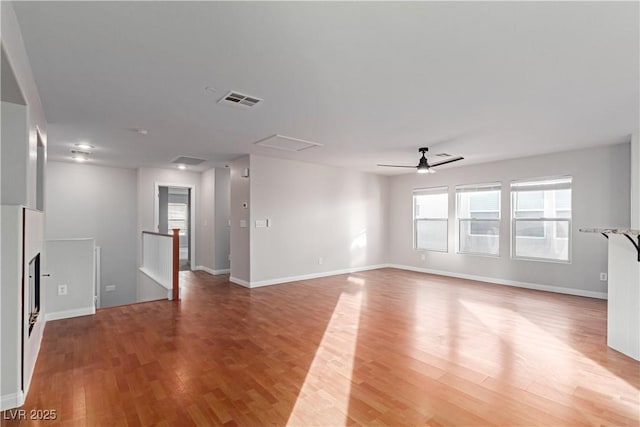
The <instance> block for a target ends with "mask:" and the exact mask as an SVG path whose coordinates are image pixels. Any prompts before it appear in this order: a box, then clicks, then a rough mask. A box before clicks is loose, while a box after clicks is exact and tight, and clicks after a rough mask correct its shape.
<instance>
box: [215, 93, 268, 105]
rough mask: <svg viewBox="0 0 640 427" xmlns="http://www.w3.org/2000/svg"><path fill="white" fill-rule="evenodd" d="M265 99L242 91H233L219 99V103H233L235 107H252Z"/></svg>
mask: <svg viewBox="0 0 640 427" xmlns="http://www.w3.org/2000/svg"><path fill="white" fill-rule="evenodd" d="M262 101H263V100H262V99H260V98H256V97H255V96H250V95H245V94H243V93H240V92H235V91H231V92H229V93H228V94H226V95H225V96H223V97H222V99H220V101H218V104H223V105H231V106H234V107H244V108H252V107H255V106H256V105H257V104H258V103H260V102H262Z"/></svg>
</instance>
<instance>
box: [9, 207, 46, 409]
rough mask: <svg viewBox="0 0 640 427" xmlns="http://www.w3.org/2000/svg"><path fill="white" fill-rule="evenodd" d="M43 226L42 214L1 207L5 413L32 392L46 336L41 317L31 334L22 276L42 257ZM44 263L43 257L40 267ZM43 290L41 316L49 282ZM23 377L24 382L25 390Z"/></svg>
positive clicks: (28, 295)
mask: <svg viewBox="0 0 640 427" xmlns="http://www.w3.org/2000/svg"><path fill="white" fill-rule="evenodd" d="M23 211H24V214H23ZM23 215H24V221H23ZM43 222H44V219H43V214H42V212H39V211H34V210H31V209H24V208H23V207H22V206H7V205H3V206H2V253H3V255H4V257H5V258H4V260H3V269H2V286H1V287H0V293H1V294H2V301H3V302H4V304H5V306H3V307H2V310H1V311H0V318H1V319H2V320H1V326H0V330H2V340H3V341H2V347H1V348H2V360H1V362H0V363H1V365H0V366H1V369H2V381H0V393H1V394H0V409H2V410H4V409H7V408H12V407H15V406H20V405H22V403H23V400H24V397H25V394H26V392H27V391H28V390H29V385H30V383H31V376H32V374H33V370H34V367H35V364H36V358H37V357H38V353H39V350H40V343H41V341H42V334H43V332H44V325H45V317H44V315H42V314H41V315H40V316H39V317H38V320H37V322H36V323H35V325H34V327H33V330H32V331H31V333H30V334H29V314H30V313H29V303H28V301H29V299H30V294H29V285H28V283H26V282H25V283H23V272H25V271H29V262H30V261H31V260H32V259H33V258H34V257H35V256H36V255H37V254H38V253H40V254H42V253H43V245H42V243H43V227H44V224H43ZM23 226H24V234H23ZM23 235H24V239H23ZM23 254H24V256H23ZM42 259H43V258H42V257H41V263H42ZM41 267H42V265H41ZM27 280H28V279H27ZM23 286H24V290H23ZM40 286H41V288H40V289H41V298H40V307H41V308H40V311H41V313H42V312H43V311H44V310H46V304H47V301H46V298H45V297H43V296H42V295H43V294H44V291H45V289H46V286H47V281H46V280H43V281H42V282H41V284H40ZM23 301H24V305H23ZM23 307H24V308H23ZM21 359H22V360H23V361H24V362H23V363H21ZM21 366H22V371H21ZM21 377H22V378H23V379H24V390H23V389H22V382H21Z"/></svg>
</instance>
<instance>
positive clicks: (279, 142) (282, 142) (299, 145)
mask: <svg viewBox="0 0 640 427" xmlns="http://www.w3.org/2000/svg"><path fill="white" fill-rule="evenodd" d="M255 144H256V145H259V146H260V147H267V148H273V149H275V150H281V151H289V152H297V151H302V150H306V149H308V148H313V147H322V144H320V143H318V142H312V141H305V140H304V139H298V138H292V137H290V136H284V135H278V134H276V135H272V136H270V137H267V138H264V139H261V140H260V141H258V142H256V143H255Z"/></svg>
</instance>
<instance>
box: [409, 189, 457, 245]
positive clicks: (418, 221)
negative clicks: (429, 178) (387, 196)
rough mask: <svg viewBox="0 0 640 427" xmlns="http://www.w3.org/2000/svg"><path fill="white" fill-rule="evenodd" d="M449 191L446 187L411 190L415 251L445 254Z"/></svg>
mask: <svg viewBox="0 0 640 427" xmlns="http://www.w3.org/2000/svg"><path fill="white" fill-rule="evenodd" d="M448 218H449V190H448V188H447V187H438V188H424V189H418V190H413V230H414V247H415V249H426V250H430V251H441V252H447V251H448V249H449V246H448V240H449V239H448V234H449V233H448V230H449V229H448Z"/></svg>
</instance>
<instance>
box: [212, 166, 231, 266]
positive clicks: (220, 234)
mask: <svg viewBox="0 0 640 427" xmlns="http://www.w3.org/2000/svg"><path fill="white" fill-rule="evenodd" d="M215 174H216V178H215V180H216V188H215V196H216V197H215V266H214V269H215V271H216V272H228V270H229V254H230V253H231V251H230V248H229V245H230V243H229V239H230V235H229V230H230V226H229V220H230V218H231V214H230V210H229V209H230V203H231V200H230V197H231V171H230V169H229V168H216V169H215Z"/></svg>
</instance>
